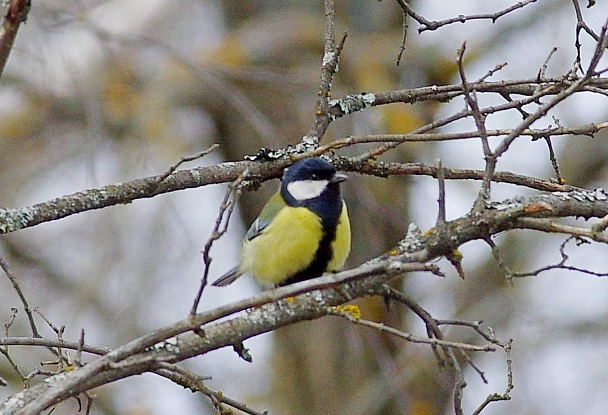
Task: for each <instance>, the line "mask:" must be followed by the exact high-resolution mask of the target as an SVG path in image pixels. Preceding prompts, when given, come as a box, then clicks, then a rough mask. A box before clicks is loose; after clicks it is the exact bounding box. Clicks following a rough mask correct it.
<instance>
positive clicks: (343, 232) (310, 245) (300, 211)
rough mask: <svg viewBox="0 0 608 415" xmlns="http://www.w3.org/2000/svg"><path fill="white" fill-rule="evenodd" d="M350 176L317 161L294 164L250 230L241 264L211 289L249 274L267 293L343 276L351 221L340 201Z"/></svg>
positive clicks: (307, 159) (285, 173)
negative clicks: (325, 276) (335, 273)
mask: <svg viewBox="0 0 608 415" xmlns="http://www.w3.org/2000/svg"><path fill="white" fill-rule="evenodd" d="M346 177H347V176H346V175H344V174H341V173H337V172H336V169H335V168H334V166H332V165H331V164H330V163H328V162H327V161H325V160H323V159H320V158H316V157H315V158H306V159H302V160H299V161H297V162H295V163H294V164H293V165H291V166H290V167H289V168H288V169H287V170H285V172H284V173H283V179H282V180H281V188H280V189H279V190H278V191H277V192H276V193H275V194H274V195H273V196H272V197H271V198H270V199H269V200H268V202H267V203H266V205H265V206H264V208H263V209H262V211H261V213H260V216H259V217H258V218H257V219H256V220H255V221H254V222H253V224H252V225H251V227H250V228H249V230H248V231H247V234H246V235H245V238H244V240H243V246H242V252H241V263H240V265H239V266H237V267H236V268H234V269H232V270H230V271H228V272H227V273H226V274H224V275H223V276H221V277H220V278H219V279H217V280H216V281H215V282H214V283H213V285H214V286H225V285H228V284H230V283H232V282H233V281H234V280H236V279H237V278H239V277H240V276H241V275H243V274H250V275H252V276H253V277H255V278H256V279H257V280H258V282H260V284H261V285H262V286H263V287H265V288H269V287H275V286H282V285H287V284H293V283H295V282H299V281H304V280H308V279H311V278H315V277H318V276H320V275H321V274H323V272H325V271H339V270H340V269H341V268H342V266H343V265H344V262H345V261H346V257H347V256H348V253H349V252H350V222H349V220H348V212H347V210H346V204H345V203H344V201H343V200H342V197H341V196H340V183H341V182H343V181H344V180H346Z"/></svg>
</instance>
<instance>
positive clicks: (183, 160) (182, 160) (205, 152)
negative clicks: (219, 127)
mask: <svg viewBox="0 0 608 415" xmlns="http://www.w3.org/2000/svg"><path fill="white" fill-rule="evenodd" d="M219 146H220V145H219V144H213V145H212V146H211V147H209V148H208V149H206V150H203V151H200V152H198V153H196V154H193V155H191V156H185V157H182V158H180V160H179V161H178V162H177V163H175V164H173V165H172V166H171V167H169V169H168V170H167V171H166V172H165V173H164V174H161V175H160V176H159V177H158V179H157V180H158V184H160V183H162V182H164V181H165V180H166V179H167V177H169V176H171V175H172V174H173V173H174V172H175V171H176V170H177V169H178V168H179V166H181V165H182V164H184V163H187V162H189V161H194V160H198V159H200V158H203V157H205V156H206V155H208V154H209V153H212V152H213V151H215V150H217V148H218V147H219Z"/></svg>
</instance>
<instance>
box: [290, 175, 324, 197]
mask: <svg viewBox="0 0 608 415" xmlns="http://www.w3.org/2000/svg"><path fill="white" fill-rule="evenodd" d="M328 184H329V180H298V181H295V182H291V183H289V184H288V185H287V191H288V192H289V193H290V194H291V195H292V196H293V197H294V199H296V200H308V199H314V198H315V197H318V196H320V195H321V193H323V190H325V188H326V187H327V185H328Z"/></svg>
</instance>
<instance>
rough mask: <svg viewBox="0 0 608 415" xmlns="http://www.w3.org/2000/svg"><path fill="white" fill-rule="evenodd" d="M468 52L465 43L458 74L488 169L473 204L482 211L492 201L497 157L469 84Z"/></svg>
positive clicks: (475, 96) (460, 54)
mask: <svg viewBox="0 0 608 415" xmlns="http://www.w3.org/2000/svg"><path fill="white" fill-rule="evenodd" d="M465 50H466V43H465V42H463V43H462V46H461V47H460V48H459V49H458V73H459V74H460V81H461V83H462V90H463V92H464V98H465V101H466V103H467V105H468V106H469V107H470V108H471V113H472V114H473V119H474V120H475V126H476V127H477V131H478V132H479V138H480V139H481V144H482V148H483V155H484V159H485V162H486V168H485V173H484V177H483V180H482V182H481V188H480V189H479V193H478V194H477V198H476V199H475V203H474V204H473V211H480V210H481V209H482V208H483V206H484V204H485V203H486V202H487V201H488V200H490V184H491V183H492V177H493V175H494V170H496V157H495V156H494V154H493V153H492V150H491V149H490V143H489V141H488V135H487V133H486V117H485V115H484V114H483V113H482V112H481V110H480V109H479V104H478V103H477V95H476V93H475V90H471V89H470V87H469V84H468V82H467V78H466V74H465V71H464V63H463V60H464V52H465Z"/></svg>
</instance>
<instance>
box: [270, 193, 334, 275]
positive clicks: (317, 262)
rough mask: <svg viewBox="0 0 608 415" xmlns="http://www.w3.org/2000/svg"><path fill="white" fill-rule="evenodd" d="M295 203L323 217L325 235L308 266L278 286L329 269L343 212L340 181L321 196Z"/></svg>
mask: <svg viewBox="0 0 608 415" xmlns="http://www.w3.org/2000/svg"><path fill="white" fill-rule="evenodd" d="M295 205H296V206H301V207H305V208H307V209H309V210H311V211H313V212H314V213H316V214H317V215H318V216H319V217H320V218H321V224H322V225H323V236H322V238H321V241H320V242H319V245H318V247H317V250H316V252H315V256H314V258H313V260H312V262H311V263H310V264H309V265H308V267H306V268H305V269H303V270H302V271H300V272H298V273H296V274H294V275H292V276H290V277H289V278H287V279H286V280H285V281H283V282H282V283H280V284H278V286H283V285H288V284H293V283H296V282H300V281H306V280H309V279H312V278H316V277H320V276H321V275H322V274H323V273H324V272H325V271H326V270H327V266H328V265H329V261H331V260H332V258H333V255H334V252H333V249H332V246H331V244H332V242H333V241H334V240H335V239H336V229H337V227H338V221H339V220H340V214H341V213H342V198H341V196H340V188H339V186H338V183H330V184H329V185H328V186H327V189H325V191H324V192H323V193H322V194H321V195H320V196H319V197H316V198H314V199H309V200H305V201H302V202H300V203H297V204H295Z"/></svg>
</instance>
